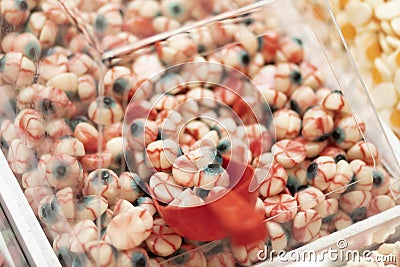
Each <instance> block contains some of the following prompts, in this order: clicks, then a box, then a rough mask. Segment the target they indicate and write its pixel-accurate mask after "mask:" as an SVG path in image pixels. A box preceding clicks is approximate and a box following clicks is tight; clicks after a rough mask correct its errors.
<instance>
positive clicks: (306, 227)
mask: <svg viewBox="0 0 400 267" xmlns="http://www.w3.org/2000/svg"><path fill="white" fill-rule="evenodd" d="M321 224H322V220H321V217H320V216H319V215H318V212H317V211H315V210H311V209H306V210H304V211H299V212H298V213H297V214H296V216H295V218H294V219H293V223H292V231H293V237H294V238H295V239H296V240H297V241H298V242H302V243H303V242H307V241H309V240H311V239H312V238H313V237H314V236H315V235H317V234H318V232H319V230H320V229H321Z"/></svg>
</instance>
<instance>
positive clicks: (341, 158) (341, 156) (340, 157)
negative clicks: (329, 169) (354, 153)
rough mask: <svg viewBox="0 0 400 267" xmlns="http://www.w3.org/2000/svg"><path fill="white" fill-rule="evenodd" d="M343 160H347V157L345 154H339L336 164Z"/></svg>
mask: <svg viewBox="0 0 400 267" xmlns="http://www.w3.org/2000/svg"><path fill="white" fill-rule="evenodd" d="M341 160H346V157H345V156H344V155H343V154H338V155H337V156H336V157H335V162H336V163H338V162H339V161H341Z"/></svg>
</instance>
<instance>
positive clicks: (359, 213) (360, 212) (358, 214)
mask: <svg viewBox="0 0 400 267" xmlns="http://www.w3.org/2000/svg"><path fill="white" fill-rule="evenodd" d="M366 212H367V208H366V207H359V208H356V209H355V210H354V211H353V212H352V213H351V214H350V217H351V218H352V219H353V220H354V221H359V220H360V219H362V217H364V215H365V213H366Z"/></svg>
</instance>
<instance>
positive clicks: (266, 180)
mask: <svg viewBox="0 0 400 267" xmlns="http://www.w3.org/2000/svg"><path fill="white" fill-rule="evenodd" d="M255 175H256V178H257V181H258V182H259V183H261V185H260V187H259V189H258V190H259V193H260V195H261V196H263V197H272V196H275V195H277V194H279V192H281V191H282V190H283V189H284V188H285V186H286V183H287V180H288V175H287V173H286V170H285V169H284V168H283V167H282V165H280V164H279V163H272V166H270V165H269V164H267V165H266V167H265V168H263V167H262V166H257V168H256V171H255Z"/></svg>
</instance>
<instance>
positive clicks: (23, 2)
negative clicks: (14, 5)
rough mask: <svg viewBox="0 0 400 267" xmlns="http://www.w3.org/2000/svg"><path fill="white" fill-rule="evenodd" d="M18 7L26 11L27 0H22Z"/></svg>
mask: <svg viewBox="0 0 400 267" xmlns="http://www.w3.org/2000/svg"><path fill="white" fill-rule="evenodd" d="M18 7H19V9H21V10H23V11H25V10H27V9H28V4H27V3H26V2H25V1H21V2H20V3H19V6H18Z"/></svg>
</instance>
